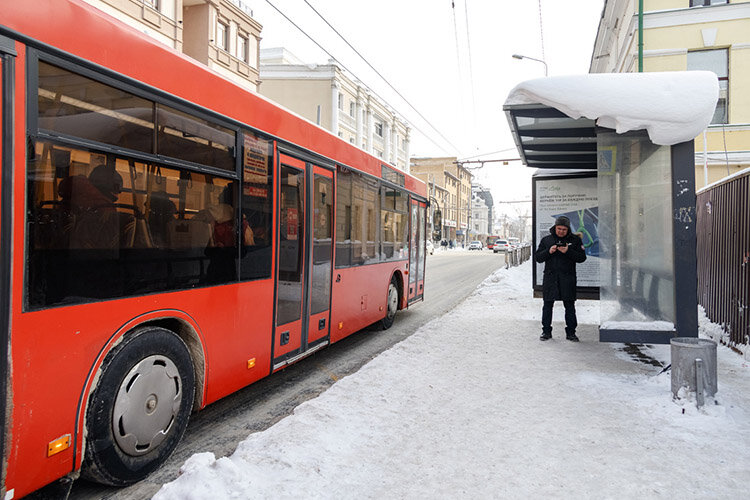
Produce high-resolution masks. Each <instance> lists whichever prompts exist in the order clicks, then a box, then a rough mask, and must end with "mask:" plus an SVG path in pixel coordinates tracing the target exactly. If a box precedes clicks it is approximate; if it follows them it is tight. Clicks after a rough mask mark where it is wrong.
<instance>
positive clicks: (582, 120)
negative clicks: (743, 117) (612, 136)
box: [503, 71, 719, 169]
mask: <svg viewBox="0 0 750 500" xmlns="http://www.w3.org/2000/svg"><path fill="white" fill-rule="evenodd" d="M718 96H719V83H718V78H717V77H716V75H715V74H714V73H712V72H710V71H673V72H664V73H593V74H587V75H574V76H558V77H549V78H539V79H535V80H528V81H525V82H522V83H520V84H518V85H516V87H515V88H514V89H513V90H511V91H510V93H509V94H508V97H507V99H506V100H505V105H504V106H503V109H504V110H505V111H506V113H507V114H508V120H509V123H510V127H511V131H512V132H513V136H514V139H515V141H516V145H517V146H518V149H519V151H520V152H521V155H522V156H523V159H524V161H525V163H526V164H527V165H528V166H530V167H541V168H545V167H554V168H566V167H573V168H589V169H593V168H596V132H595V127H596V126H600V127H606V128H611V129H614V130H615V131H616V132H617V133H620V134H621V133H625V132H628V131H631V130H642V129H645V130H646V131H647V132H648V135H649V138H650V139H651V141H652V142H653V143H655V144H659V145H665V146H666V145H673V144H678V143H681V142H685V141H689V140H692V139H693V138H695V137H696V136H697V135H699V134H700V133H701V132H702V131H703V130H704V129H705V128H706V126H708V124H709V123H710V122H711V118H712V117H713V113H714V109H715V108H716V101H717V99H718Z"/></svg>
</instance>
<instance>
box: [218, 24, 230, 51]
mask: <svg viewBox="0 0 750 500" xmlns="http://www.w3.org/2000/svg"><path fill="white" fill-rule="evenodd" d="M228 34H229V26H227V25H226V24H224V23H223V22H221V21H218V22H217V23H216V41H215V42H216V46H217V47H219V48H220V49H223V50H227V49H228V48H229V43H228V42H229V39H228V38H227V35H228Z"/></svg>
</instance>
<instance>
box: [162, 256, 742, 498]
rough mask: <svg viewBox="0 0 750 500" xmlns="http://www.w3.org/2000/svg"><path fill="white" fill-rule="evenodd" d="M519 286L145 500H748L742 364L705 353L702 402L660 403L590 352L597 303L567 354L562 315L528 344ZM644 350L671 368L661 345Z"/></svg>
mask: <svg viewBox="0 0 750 500" xmlns="http://www.w3.org/2000/svg"><path fill="white" fill-rule="evenodd" d="M530 273H531V266H530V263H529V262H527V263H525V264H524V265H522V266H520V267H517V268H511V269H509V270H505V269H499V270H497V271H496V272H495V273H493V274H492V275H491V276H490V277H489V278H488V279H487V280H486V281H485V282H484V283H482V284H481V285H480V286H479V287H478V289H477V290H476V292H475V293H474V294H473V295H472V296H471V297H469V298H468V299H467V300H466V301H465V302H464V303H463V304H461V305H460V306H458V307H457V308H456V309H454V310H453V311H452V312H450V313H448V314H446V315H445V316H443V317H441V318H437V319H435V320H434V321H432V322H430V323H428V324H427V325H425V326H424V327H422V328H421V329H420V330H419V331H418V332H417V333H415V334H414V335H413V336H411V337H409V338H408V339H407V340H405V341H404V342H402V343H400V344H398V345H396V346H394V347H393V348H391V349H390V350H389V351H386V352H385V353H383V354H381V355H380V356H378V357H377V358H375V359H374V360H373V361H371V362H370V363H369V364H367V365H366V366H364V367H363V368H362V369H361V370H359V371H358V372H357V373H355V374H353V375H350V376H348V377H346V378H344V379H342V380H340V381H339V382H337V383H336V384H335V385H333V386H332V387H331V388H330V389H329V390H327V391H326V392H325V393H323V394H321V395H320V396H319V397H317V398H316V399H313V400H310V401H308V402H306V403H304V404H302V405H300V406H299V407H298V408H297V409H296V410H295V412H294V414H293V415H291V416H289V417H287V418H285V419H284V420H282V421H280V422H279V423H278V424H276V425H274V426H273V427H271V428H269V429H268V430H266V431H264V432H259V433H256V434H252V435H251V436H249V437H248V438H247V439H246V440H245V441H243V442H242V443H240V444H239V446H238V448H237V451H236V452H235V453H234V454H233V455H232V456H230V457H224V458H219V459H218V460H217V459H215V457H214V456H213V454H211V453H199V454H196V455H193V457H191V458H190V459H188V461H187V462H186V463H185V464H184V466H183V467H182V474H181V476H180V477H179V478H177V479H176V480H175V481H173V482H171V483H168V484H165V485H164V486H163V487H162V489H161V490H160V491H159V492H158V493H157V495H156V496H155V497H154V498H157V499H160V500H164V499H204V498H243V499H244V498H274V499H277V498H326V499H327V498H331V499H342V498H357V499H360V498H426V497H436V496H439V497H457V498H480V497H487V498H541V497H553V498H635V497H646V498H732V499H736V498H748V497H749V496H750V495H749V494H750V466H748V464H750V363H748V362H747V361H745V360H744V359H743V357H742V356H741V355H738V354H736V353H734V352H732V351H730V350H729V349H727V348H726V347H722V346H719V348H718V381H719V392H718V394H717V396H716V401H713V400H711V401H707V405H706V406H705V407H704V408H703V409H701V410H698V409H696V407H695V404H694V402H690V401H673V400H672V397H671V392H670V374H669V372H666V373H663V374H659V373H660V371H661V368H660V367H656V366H652V365H649V364H644V363H642V362H638V361H635V360H634V359H633V357H631V356H630V355H629V354H627V353H625V352H624V351H623V350H622V347H623V346H622V345H619V344H602V343H599V342H598V341H597V333H596V327H595V325H597V324H598V321H599V314H598V303H597V302H593V301H579V302H577V305H578V317H579V323H581V326H580V327H579V332H578V333H579V336H580V337H581V342H580V343H578V344H575V343H571V342H568V341H566V340H564V331H563V324H562V323H561V321H562V307H561V304H559V305H557V306H556V307H555V323H554V331H553V336H554V339H553V340H552V341H548V342H540V341H539V340H538V336H539V333H540V324H539V322H540V315H541V301H540V300H538V299H533V298H531V293H530V290H529V288H530V287H529V276H530ZM712 328H715V325H711V324H710V323H707V322H706V321H705V320H704V321H702V322H701V330H702V331H703V332H702V333H705V330H707V329H709V330H710V329H712ZM642 350H643V351H644V352H645V353H646V354H647V355H649V356H651V357H653V358H655V359H658V360H661V361H662V362H664V364H668V363H669V346H653V347H650V348H648V347H644V348H642Z"/></svg>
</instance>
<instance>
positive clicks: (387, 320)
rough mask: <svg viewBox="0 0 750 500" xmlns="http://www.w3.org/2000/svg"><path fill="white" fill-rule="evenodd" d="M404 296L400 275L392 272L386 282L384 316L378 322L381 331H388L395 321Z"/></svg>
mask: <svg viewBox="0 0 750 500" xmlns="http://www.w3.org/2000/svg"><path fill="white" fill-rule="evenodd" d="M403 296H404V283H403V278H402V277H401V273H399V272H394V273H393V274H392V275H391V279H390V281H389V282H388V289H387V292H386V305H385V309H386V310H385V316H383V319H381V320H380V326H381V327H382V328H383V330H387V329H389V328H390V327H391V326H393V322H394V321H395V319H396V312H398V310H399V309H401V303H402V301H403Z"/></svg>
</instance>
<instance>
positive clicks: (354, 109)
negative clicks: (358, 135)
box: [349, 101, 357, 118]
mask: <svg viewBox="0 0 750 500" xmlns="http://www.w3.org/2000/svg"><path fill="white" fill-rule="evenodd" d="M356 112H357V105H356V104H355V103H354V101H351V102H349V116H351V117H352V118H354V116H355V113H356Z"/></svg>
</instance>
